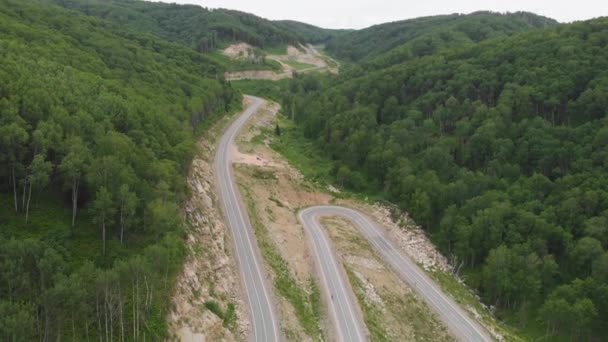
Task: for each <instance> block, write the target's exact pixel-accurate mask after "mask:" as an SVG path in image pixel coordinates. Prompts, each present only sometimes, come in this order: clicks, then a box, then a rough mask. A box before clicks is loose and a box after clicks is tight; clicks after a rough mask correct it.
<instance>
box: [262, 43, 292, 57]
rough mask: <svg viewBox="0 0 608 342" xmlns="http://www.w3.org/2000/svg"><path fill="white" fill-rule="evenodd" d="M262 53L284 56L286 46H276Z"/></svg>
mask: <svg viewBox="0 0 608 342" xmlns="http://www.w3.org/2000/svg"><path fill="white" fill-rule="evenodd" d="M264 52H266V53H267V54H269V55H286V54H287V45H286V44H283V45H277V46H272V47H267V48H264Z"/></svg>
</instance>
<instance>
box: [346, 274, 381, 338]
mask: <svg viewBox="0 0 608 342" xmlns="http://www.w3.org/2000/svg"><path fill="white" fill-rule="evenodd" d="M344 268H345V269H346V274H347V275H348V280H349V281H350V283H351V285H352V287H353V290H354V292H355V295H356V296H357V300H358V301H359V306H360V307H361V310H362V311H363V319H364V320H365V325H366V326H367V329H368V330H369V334H370V340H372V341H387V342H388V341H391V339H390V338H389V336H388V334H387V332H386V329H385V328H384V325H383V324H382V322H383V313H382V310H380V309H379V308H377V307H375V306H373V305H370V304H368V303H367V301H366V300H365V289H364V288H363V284H362V283H361V281H359V278H357V276H355V274H354V273H353V271H352V270H351V269H350V268H349V267H347V266H346V265H345V266H344Z"/></svg>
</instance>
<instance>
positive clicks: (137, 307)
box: [135, 276, 139, 337]
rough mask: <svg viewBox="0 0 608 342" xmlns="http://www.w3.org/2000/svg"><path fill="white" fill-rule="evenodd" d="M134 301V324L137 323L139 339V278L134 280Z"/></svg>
mask: <svg viewBox="0 0 608 342" xmlns="http://www.w3.org/2000/svg"><path fill="white" fill-rule="evenodd" d="M135 285H136V286H135V300H136V305H137V306H136V307H135V309H136V310H135V317H136V319H135V322H137V337H139V276H137V278H135Z"/></svg>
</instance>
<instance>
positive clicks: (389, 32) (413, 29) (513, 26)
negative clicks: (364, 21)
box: [327, 12, 557, 61]
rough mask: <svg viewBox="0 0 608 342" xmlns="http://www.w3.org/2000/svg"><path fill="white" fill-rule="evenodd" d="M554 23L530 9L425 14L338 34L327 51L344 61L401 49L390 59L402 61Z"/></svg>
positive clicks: (361, 59)
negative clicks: (462, 13)
mask: <svg viewBox="0 0 608 342" xmlns="http://www.w3.org/2000/svg"><path fill="white" fill-rule="evenodd" d="M555 24H557V22H556V21H555V20H553V19H549V18H546V17H542V16H539V15H536V14H532V13H527V12H517V13H509V14H500V13H493V12H475V13H471V14H468V15H461V14H450V15H440V16H432V17H423V18H416V19H410V20H403V21H396V22H392V23H386V24H380V25H375V26H372V27H369V28H366V29H362V30H357V31H352V32H349V33H347V34H343V35H339V36H337V37H335V38H334V39H332V40H331V41H329V42H328V44H327V51H328V52H330V53H331V54H333V55H334V56H336V57H338V58H341V59H345V60H350V61H363V60H366V61H368V60H370V59H372V58H374V57H377V56H379V55H381V54H384V53H386V52H388V51H390V50H392V49H395V48H398V50H396V51H394V52H393V53H392V55H391V56H390V59H391V60H393V61H399V60H401V59H403V58H407V56H409V55H413V56H416V57H420V56H423V55H429V54H432V53H435V52H437V51H439V50H442V49H446V48H451V47H457V46H462V45H464V44H470V43H478V42H480V41H482V40H486V39H490V38H498V37H504V36H508V35H511V34H513V33H517V32H522V31H526V30H530V29H534V28H540V27H546V26H550V25H555ZM404 45H407V46H404Z"/></svg>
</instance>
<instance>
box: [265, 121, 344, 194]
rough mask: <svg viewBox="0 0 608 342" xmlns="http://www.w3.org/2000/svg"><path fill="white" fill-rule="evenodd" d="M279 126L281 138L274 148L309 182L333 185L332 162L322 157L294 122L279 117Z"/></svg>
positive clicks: (274, 143) (274, 141) (273, 144)
mask: <svg viewBox="0 0 608 342" xmlns="http://www.w3.org/2000/svg"><path fill="white" fill-rule="evenodd" d="M286 114H288V113H286ZM278 124H279V126H280V127H281V137H280V138H275V139H274V140H273V142H272V148H273V149H274V150H275V151H277V152H278V153H280V154H281V155H283V156H284V157H285V158H286V159H287V161H289V163H290V164H291V165H292V166H293V167H295V168H296V169H298V170H300V172H302V174H303V175H304V177H305V178H306V179H307V180H310V181H315V182H321V183H326V184H333V183H334V178H333V176H332V175H331V174H332V173H331V170H332V168H333V164H332V163H331V161H329V160H328V159H326V158H323V157H320V155H321V151H318V149H317V148H316V147H315V145H314V143H313V142H312V141H310V140H308V139H306V138H304V136H303V135H302V133H301V131H300V130H298V128H297V127H296V126H295V125H294V123H293V121H291V120H289V119H287V118H285V117H279V118H278Z"/></svg>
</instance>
